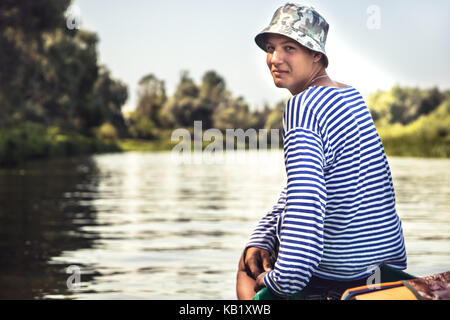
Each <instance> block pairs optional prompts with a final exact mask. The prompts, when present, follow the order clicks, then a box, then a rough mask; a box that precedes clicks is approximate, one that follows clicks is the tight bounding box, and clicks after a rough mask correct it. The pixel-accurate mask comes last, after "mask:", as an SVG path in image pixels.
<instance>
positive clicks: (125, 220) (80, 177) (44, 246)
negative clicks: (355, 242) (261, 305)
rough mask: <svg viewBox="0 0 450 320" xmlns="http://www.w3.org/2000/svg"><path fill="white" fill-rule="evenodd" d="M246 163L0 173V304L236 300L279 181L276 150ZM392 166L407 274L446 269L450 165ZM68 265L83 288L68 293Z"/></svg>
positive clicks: (113, 161)
mask: <svg viewBox="0 0 450 320" xmlns="http://www.w3.org/2000/svg"><path fill="white" fill-rule="evenodd" d="M255 152H256V151H255ZM249 160H250V161H241V162H233V161H230V162H226V163H222V164H217V165H214V164H208V165H202V164H179V163H178V164H177V163H174V162H173V161H172V160H171V155H170V153H165V152H161V153H125V154H109V155H108V154H107V155H99V156H95V157H93V158H91V159H76V160H70V161H68V160H66V161H60V162H44V163H40V164H34V165H33V166H31V167H27V168H23V170H25V171H23V172H22V171H20V170H14V171H2V173H1V174H0V205H1V209H0V219H1V221H0V222H1V226H0V228H1V229H0V241H1V248H0V249H1V250H2V251H1V252H2V253H1V261H2V264H1V268H2V270H1V271H2V276H1V278H0V284H1V285H2V288H8V290H3V291H2V296H1V297H2V298H5V297H8V298H11V297H17V298H77V299H102V298H106V299H110V298H113V299H115V298H118V299H128V298H133V299H136V298H137V299H140V298H143V299H234V298H235V294H234V285H235V269H236V265H237V261H238V258H239V256H240V253H241V250H242V249H243V247H244V245H245V243H246V242H247V240H248V237H249V234H250V232H251V231H252V229H253V228H254V226H255V225H256V223H257V221H258V220H259V218H260V217H261V216H262V215H264V214H265V212H266V211H267V210H269V209H270V208H271V206H272V205H273V204H274V203H275V202H276V200H277V197H278V194H279V192H280V190H281V188H282V187H283V184H284V183H285V173H284V167H283V154H282V152H278V151H277V152H275V151H272V152H268V153H259V157H258V158H257V159H256V160H257V161H254V160H255V159H249ZM390 164H391V167H392V172H393V178H394V184H395V188H396V192H397V208H398V210H399V214H400V216H401V218H402V220H403V226H404V231H405V237H406V245H407V250H408V259H409V266H410V268H409V269H408V271H410V272H411V273H414V274H418V275H422V274H423V275H426V274H431V273H435V272H441V271H446V269H447V268H448V266H449V265H450V263H449V262H450V259H449V258H450V253H449V251H448V247H449V239H450V236H449V233H448V230H449V226H450V221H449V212H450V203H449V199H450V189H449V186H450V184H449V182H450V177H449V173H448V172H449V169H450V162H449V161H448V160H421V159H418V160H417V159H390ZM72 264H73V265H78V266H80V267H81V270H82V274H81V280H82V284H83V286H82V289H81V290H79V291H71V290H68V289H67V287H66V279H67V276H68V275H67V274H65V267H67V266H68V265H72Z"/></svg>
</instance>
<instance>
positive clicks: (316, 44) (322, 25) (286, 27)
mask: <svg viewBox="0 0 450 320" xmlns="http://www.w3.org/2000/svg"><path fill="white" fill-rule="evenodd" d="M328 28H329V25H328V23H327V22H326V21H325V19H324V18H323V17H322V16H321V15H320V14H319V13H318V12H317V11H316V10H315V9H314V8H313V7H308V6H301V5H298V4H294V3H286V4H285V5H284V6H282V7H280V8H278V10H277V11H276V12H275V14H274V15H273V18H272V21H271V22H270V24H269V26H268V27H267V28H265V29H264V30H263V31H261V32H260V33H259V34H258V35H257V36H256V37H255V42H256V44H257V45H258V46H259V47H260V48H261V49H263V50H264V51H266V48H265V38H266V35H267V34H269V33H276V34H281V35H283V36H286V37H289V38H291V39H293V40H295V41H297V42H298V43H300V44H301V45H303V46H305V47H307V48H309V49H311V50H313V51H317V52H321V53H323V54H324V56H325V67H327V66H328V57H327V55H326V52H325V42H326V40H327V34H328Z"/></svg>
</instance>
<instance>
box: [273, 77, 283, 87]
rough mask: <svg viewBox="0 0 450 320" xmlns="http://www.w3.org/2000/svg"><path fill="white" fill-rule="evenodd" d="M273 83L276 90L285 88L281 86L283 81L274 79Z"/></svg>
mask: <svg viewBox="0 0 450 320" xmlns="http://www.w3.org/2000/svg"><path fill="white" fill-rule="evenodd" d="M273 83H274V84H275V86H276V87H277V88H286V87H285V85H284V84H283V81H280V80H276V79H274V80H273Z"/></svg>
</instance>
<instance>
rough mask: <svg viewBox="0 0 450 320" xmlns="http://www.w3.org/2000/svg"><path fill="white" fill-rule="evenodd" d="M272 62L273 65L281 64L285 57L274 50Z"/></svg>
mask: <svg viewBox="0 0 450 320" xmlns="http://www.w3.org/2000/svg"><path fill="white" fill-rule="evenodd" d="M270 61H271V62H272V64H275V65H277V64H280V63H282V62H283V55H282V54H281V53H280V51H279V50H274V51H273V53H272V57H271V59H270Z"/></svg>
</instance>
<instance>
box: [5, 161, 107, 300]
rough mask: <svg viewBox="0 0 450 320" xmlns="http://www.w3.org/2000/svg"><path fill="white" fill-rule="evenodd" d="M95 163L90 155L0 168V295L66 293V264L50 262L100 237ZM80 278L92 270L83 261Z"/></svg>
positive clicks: (23, 296)
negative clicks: (95, 203)
mask: <svg viewBox="0 0 450 320" xmlns="http://www.w3.org/2000/svg"><path fill="white" fill-rule="evenodd" d="M96 171H97V168H96V167H95V163H94V162H93V161H92V160H90V159H77V160H75V161H67V160H64V161H46V162H35V163H33V164H29V165H27V166H23V167H21V168H19V169H15V170H2V171H0V230H1V231H0V257H1V272H0V286H1V291H0V298H2V299H5V298H8V299H36V298H42V297H44V296H46V295H48V294H56V295H64V296H70V294H71V292H70V291H68V290H67V285H66V280H67V277H68V275H67V274H65V268H66V267H67V266H68V265H70V261H65V262H63V263H52V258H53V257H55V256H59V255H61V254H62V253H63V252H65V251H76V250H79V249H80V248H90V247H92V244H93V242H94V241H95V239H98V238H99V235H98V233H97V232H96V231H95V230H91V231H87V230H83V229H82V226H85V225H96V224H97V222H96V212H95V210H94V208H93V206H92V200H93V199H94V196H95V190H93V188H94V187H95V185H96V184H97V183H98V180H96V178H95V172H96ZM85 269H86V271H87V272H86V276H85V279H86V280H89V279H91V278H92V277H93V276H94V275H95V274H96V271H95V270H92V269H90V268H89V267H88V266H86V268H85Z"/></svg>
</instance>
